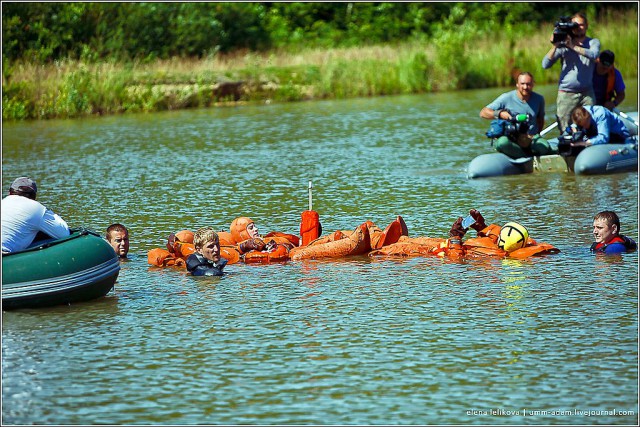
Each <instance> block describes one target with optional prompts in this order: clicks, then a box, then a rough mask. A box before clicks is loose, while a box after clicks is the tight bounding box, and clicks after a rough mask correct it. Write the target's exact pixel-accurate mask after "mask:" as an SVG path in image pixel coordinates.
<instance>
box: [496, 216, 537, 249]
mask: <svg viewBox="0 0 640 427" xmlns="http://www.w3.org/2000/svg"><path fill="white" fill-rule="evenodd" d="M527 240H529V232H528V231H527V229H526V228H525V227H524V226H523V225H521V224H518V223H517V222H508V223H506V224H505V225H503V226H502V228H501V229H500V237H498V247H499V248H500V249H503V250H505V251H507V252H512V251H515V250H516V249H520V248H524V247H525V246H526V244H527Z"/></svg>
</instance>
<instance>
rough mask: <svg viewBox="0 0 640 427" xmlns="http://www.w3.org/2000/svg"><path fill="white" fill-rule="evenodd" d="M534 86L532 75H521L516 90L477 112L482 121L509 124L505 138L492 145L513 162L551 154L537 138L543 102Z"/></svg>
mask: <svg viewBox="0 0 640 427" xmlns="http://www.w3.org/2000/svg"><path fill="white" fill-rule="evenodd" d="M533 86H534V82H533V76H532V75H531V73H529V72H527V71H525V72H522V73H520V74H519V75H518V78H517V81H516V89H515V90H512V91H509V92H506V93H503V94H502V95H500V96H499V97H498V98H496V99H495V100H494V101H493V102H491V103H490V104H489V105H487V106H486V107H484V108H483V109H482V110H481V111H480V117H482V118H483V119H488V120H495V119H502V120H508V121H510V123H506V126H505V128H506V129H505V134H504V135H502V136H499V137H498V138H497V140H496V141H495V149H496V151H499V152H501V153H504V154H506V155H507V156H509V157H511V158H514V159H517V158H520V157H529V156H531V155H536V156H542V155H546V154H553V153H554V150H553V148H551V145H549V143H548V142H547V140H546V139H544V138H542V137H541V136H540V134H539V132H540V129H542V128H543V127H544V98H543V97H542V95H540V94H539V93H536V92H534V91H533ZM523 116H525V117H523ZM523 119H524V120H523Z"/></svg>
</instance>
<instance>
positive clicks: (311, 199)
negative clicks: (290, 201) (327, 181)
mask: <svg viewBox="0 0 640 427" xmlns="http://www.w3.org/2000/svg"><path fill="white" fill-rule="evenodd" d="M312 188H313V184H311V181H309V210H310V211H311V210H313V197H312V195H311V189H312Z"/></svg>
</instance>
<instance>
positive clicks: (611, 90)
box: [605, 65, 616, 101]
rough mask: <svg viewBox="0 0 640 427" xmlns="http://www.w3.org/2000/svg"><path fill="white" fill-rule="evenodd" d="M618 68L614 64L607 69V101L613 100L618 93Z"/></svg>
mask: <svg viewBox="0 0 640 427" xmlns="http://www.w3.org/2000/svg"><path fill="white" fill-rule="evenodd" d="M615 87H616V69H615V67H614V66H613V65H612V66H611V67H609V71H607V92H606V96H605V101H611V98H613V97H614V96H615V94H616V90H615Z"/></svg>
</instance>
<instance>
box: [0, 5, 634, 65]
mask: <svg viewBox="0 0 640 427" xmlns="http://www.w3.org/2000/svg"><path fill="white" fill-rule="evenodd" d="M635 7H636V4H635V3H569V4H567V3H527V2H524V3H522V2H517V3H513V2H510V3H506V2H497V3H484V2H481V3H467V2H461V3H442V2H377V3H375V2H373V3H370V2H366V3H365V2H340V3H336V2H309V3H306V2H304V3H301V2H275V3H246V2H228V3H207V2H195V3H173V2H142V3H139V2H122V3H111V2H104V3H102V2H101V3H98V2H95V3H82V2H70V3H58V2H3V3H2V43H3V46H2V48H3V49H2V52H3V58H4V59H5V60H16V59H25V60H30V61H36V62H47V61H54V60H59V59H65V58H69V59H83V60H90V61H97V60H105V59H118V60H130V59H138V60H153V59H158V58H160V59H166V58H170V57H176V56H177V57H199V58H201V57H206V56H210V55H215V54H216V53H217V52H232V51H235V50H239V49H249V50H254V51H263V50H268V49H273V48H288V49H299V48H308V47H341V46H344V47H347V46H356V45H358V46H361V45H367V44H379V43H394V42H401V41H406V40H408V39H411V38H419V39H434V38H435V39H436V40H440V41H441V42H444V41H446V40H447V39H452V40H454V41H456V40H457V42H459V39H460V37H461V36H463V37H473V36H474V35H480V34H486V33H491V32H496V33H498V35H500V36H506V37H508V38H511V37H514V36H517V35H519V34H520V35H522V34H526V27H525V26H526V25H532V24H533V25H538V24H540V23H541V22H549V21H554V20H556V19H557V18H558V17H559V16H561V15H570V14H572V13H574V12H576V11H578V10H580V9H582V10H583V11H586V12H587V13H588V15H591V16H597V14H599V13H600V12H601V11H602V10H603V9H604V8H607V9H608V10H611V9H617V10H621V11H625V10H630V9H631V8H635ZM470 29H473V32H470ZM456 32H460V33H461V36H457V35H455V33H456ZM444 33H452V34H453V35H452V34H448V35H446V36H445V35H444Z"/></svg>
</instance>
